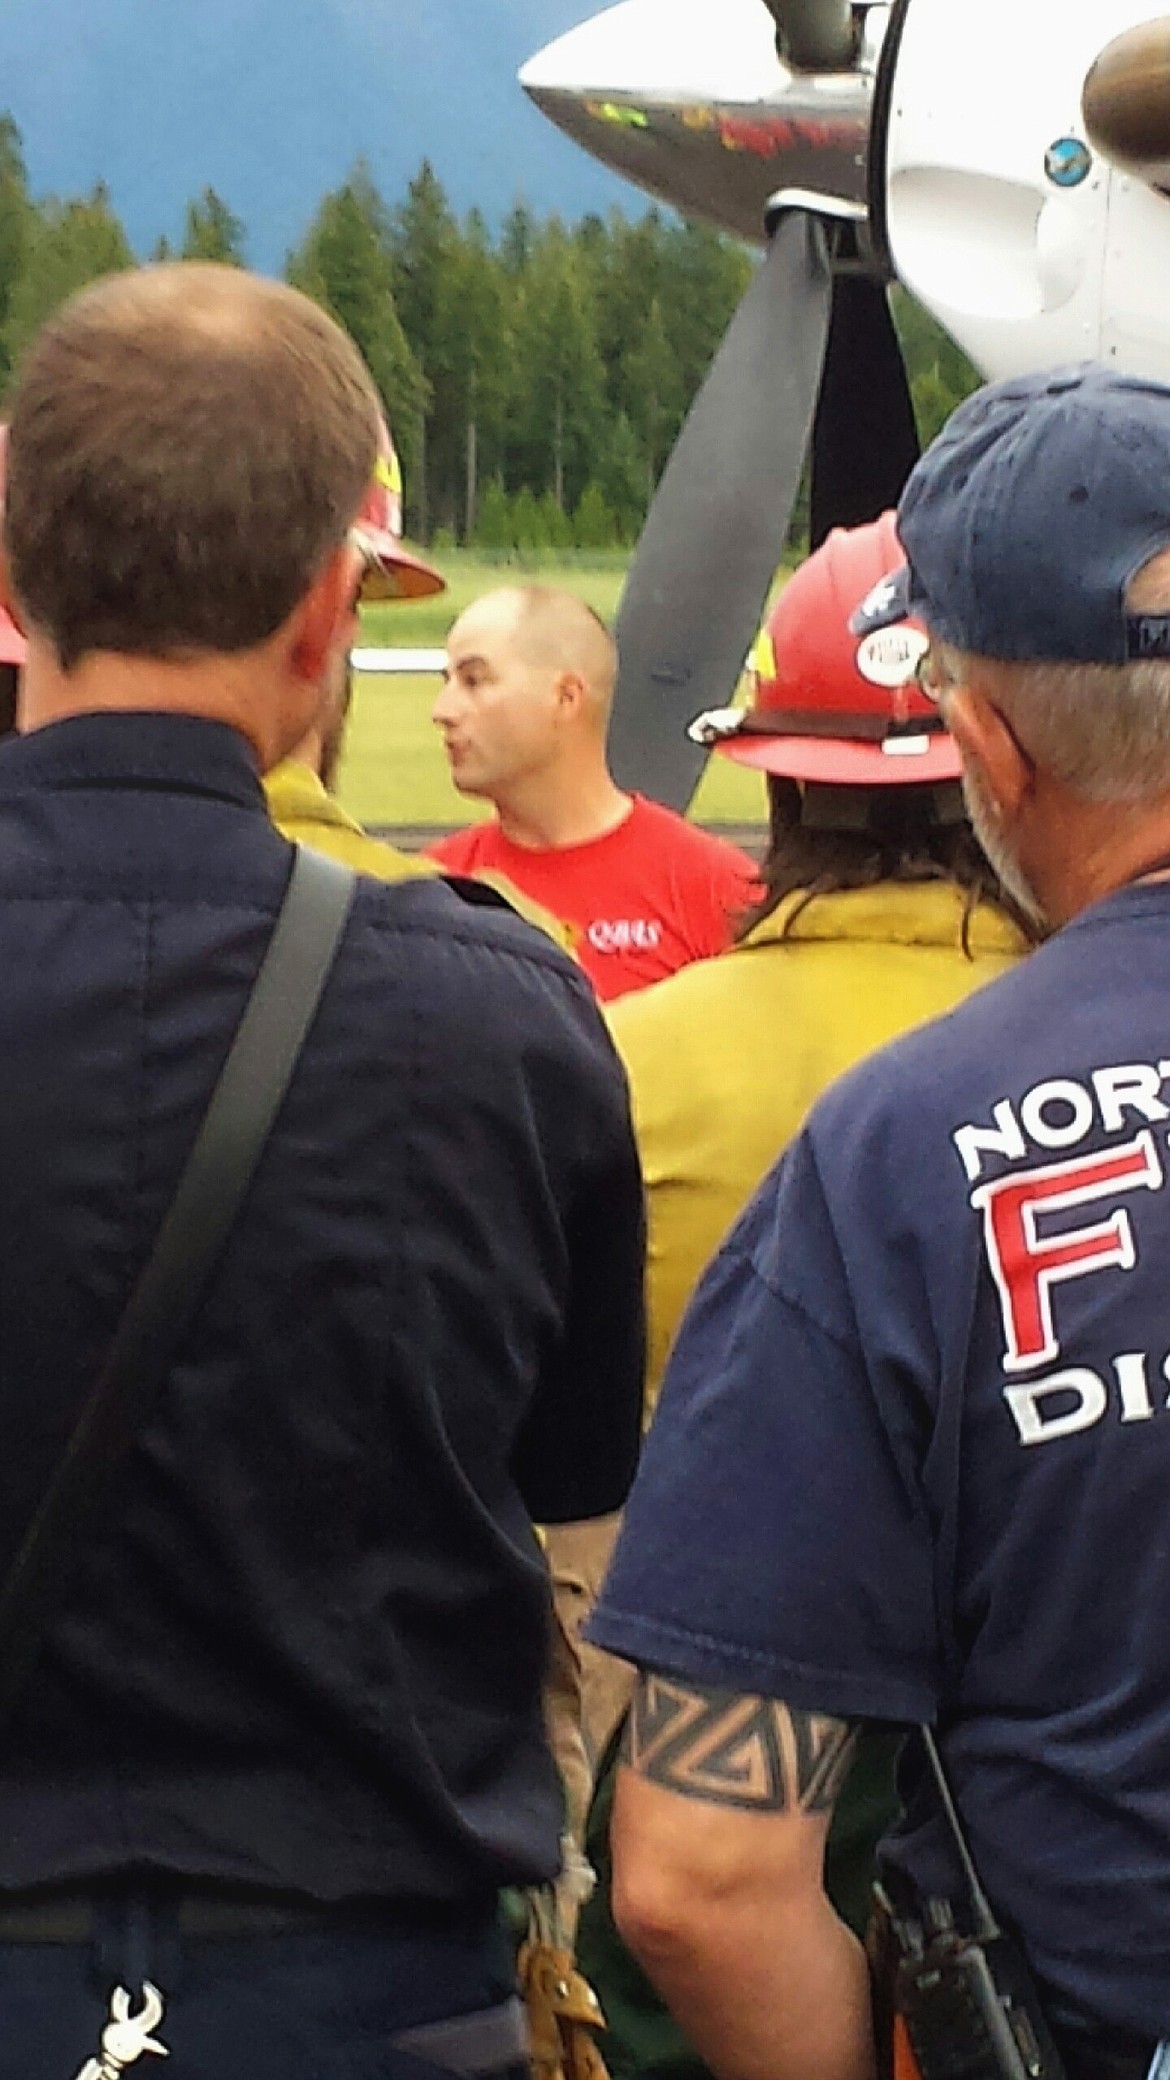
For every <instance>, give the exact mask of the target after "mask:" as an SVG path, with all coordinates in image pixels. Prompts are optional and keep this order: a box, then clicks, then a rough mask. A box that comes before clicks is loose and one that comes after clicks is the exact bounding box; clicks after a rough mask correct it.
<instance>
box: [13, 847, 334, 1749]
mask: <svg viewBox="0 0 1170 2080" xmlns="http://www.w3.org/2000/svg"><path fill="white" fill-rule="evenodd" d="M356 878H357V877H356V876H355V875H354V874H353V873H352V872H351V870H350V869H349V868H348V867H342V866H339V865H338V864H337V862H336V861H335V860H330V859H324V858H322V857H321V856H320V854H318V853H315V852H308V851H306V850H304V849H303V848H302V847H300V846H298V847H297V850H296V854H295V857H294V860H293V867H292V873H291V875H290V876H289V884H288V888H287V890H286V892H285V897H284V902H283V904H282V906H281V910H280V915H279V916H278V918H277V920H276V926H275V929H274V931H273V934H272V938H271V940H270V941H269V945H268V950H267V952H266V954H265V956H264V959H263V962H262V963H261V967H260V972H259V974H258V975H257V977H256V981H255V983H254V985H253V988H252V993H251V995H250V997H249V999H248V1002H247V1004H246V1006H245V1009H244V1015H243V1017H242V1018H241V1020H240V1024H239V1026H238V1028H237V1030H236V1036H235V1039H234V1040H233V1041H232V1044H231V1048H230V1050H229V1052H228V1058H227V1060H226V1062H225V1063H224V1066H223V1070H222V1072H221V1074H220V1078H219V1081H218V1083H217V1084H216V1086H215V1089H214V1091H213V1092H212V1096H211V1102H210V1104H209V1105H208V1108H207V1111H206V1113H205V1114H204V1117H203V1122H202V1125H201V1126H200V1128H199V1132H198V1134H197V1135H196V1137H195V1142H194V1146H193V1147H192V1150H191V1153H190V1155H189V1156H188V1158H187V1162H186V1165H185V1167H184V1170H183V1174H182V1176H181V1178H180V1179H179V1184H178V1188H177V1190H176V1192H175V1196H174V1198H173V1199H172V1201H171V1204H170V1206H169V1208H168V1210H167V1212H166V1214H165V1216H164V1218H163V1222H162V1226H161V1227H160V1229H159V1232H158V1236H157V1238H156V1240H155V1245H154V1249H153V1251H152V1252H151V1255H150V1258H149V1260H148V1262H147V1263H146V1265H145V1266H144V1268H143V1270H142V1271H141V1272H140V1273H139V1276H138V1278H137V1280H136V1282H135V1284H134V1288H133V1290H132V1292H131V1294H130V1298H129V1301H128V1302H127V1305H126V1310H125V1312H124V1314H123V1315H122V1319H121V1321H120V1322H119V1323H118V1326H117V1329H116V1330H115V1331H114V1337H113V1341H112V1343H111V1345H110V1348H109V1351H108V1353H107V1355H106V1359H105V1362H104V1364H103V1365H102V1368H101V1371H100V1372H99V1374H98V1376H97V1379H96V1381H95V1382H94V1385H93V1387H92V1388H91V1389H90V1393H89V1396H88V1399H87V1400H86V1403H85V1406H84V1407H83V1409H82V1412H81V1415H80V1417H79V1419H78V1421H77V1424H76V1427H75V1429H74V1431H73V1434H72V1436H71V1437H70V1439H69V1443H68V1445H67V1446H66V1448H65V1453H64V1456H63V1457H62V1459H61V1460H60V1462H59V1464H58V1466H57V1468H56V1470H55V1472H54V1473H53V1475H52V1478H51V1479H50V1481H49V1484H48V1487H47V1488H46V1490H45V1493H44V1496H43V1497H42V1500H41V1503H40V1506H39V1507H38V1509H37V1513H36V1515H35V1517H34V1518H33V1521H32V1523H31V1525H30V1527H29V1529H28V1532H27V1533H26V1535H25V1538H24V1540H23V1543H22V1544H21V1547H20V1550H19V1552H18V1553H17V1556H16V1559H15V1561H14V1562H13V1564H12V1567H11V1568H10V1570H9V1572H8V1575H7V1577H6V1579H5V1581H4V1582H3V1584H2V1585H0V1726H2V1725H4V1724H5V1723H6V1722H7V1720H8V1718H9V1715H10V1714H11V1712H12V1709H13V1706H14V1704H15V1703H16V1700H17V1698H18V1696H19V1694H20V1692H21V1690H22V1688H23V1686H24V1684H25V1682H26V1681H27V1679H28V1676H29V1674H30V1672H31V1669H32V1666H33V1663H34V1661H35V1658H36V1654H37V1650H38V1648H39V1646H40V1642H41V1639H42V1638H43V1636H44V1631H45V1628H46V1626H47V1624H48V1622H49V1620H50V1618H51V1617H52V1616H53V1615H54V1614H55V1612H56V1610H57V1608H58V1606H59V1605H60V1603H61V1602H62V1601H63V1598H64V1595H65V1592H66V1590H67V1588H68V1586H69V1583H70V1581H71V1580H72V1579H73V1575H74V1571H75V1568H76V1565H77V1563H78V1561H79V1560H80V1558H81V1555H82V1553H83V1551H84V1549H85V1544H86V1541H87V1539H88V1537H89V1534H90V1532H91V1530H92V1529H93V1528H94V1527H95V1526H96V1524H97V1522H98V1520H99V1518H100V1517H101V1515H102V1512H103V1510H104V1508H105V1505H106V1503H107V1502H108V1500H109V1496H110V1492H111V1490H112V1488H113V1485H114V1481H115V1479H116V1476H117V1474H118V1473H119V1472H120V1470H121V1468H122V1466H123V1464H124V1462H125V1460H126V1458H127V1456H128V1455H129V1452H130V1450H131V1448H132V1446H133V1444H134V1442H135V1440H136V1438H137V1437H138V1436H139V1434H140V1433H141V1430H142V1426H143V1424H144V1422H145V1420H146V1418H147V1416H148V1414H149V1412H150V1409H151V1406H152V1404H153V1402H154V1401H155V1400H156V1398H157V1396H158V1394H159V1391H160V1390H161V1388H162V1386H163V1384H164V1382H165V1380H166V1378H167V1374H168V1372H169V1369H170V1365H171V1361H172V1359H173V1357H174V1355H175V1352H176V1350H177V1349H178V1347H179V1345H180V1343H181V1342H182V1339H183V1337H184V1335H185V1333H186V1331H187V1329H188V1328H189V1327H190V1324H191V1321H192V1319H193V1317H194V1315H195V1312H196V1310H197V1308H198V1306H199V1304H200V1302H201V1300H202V1298H203V1295H204V1293H205V1291H206V1288H207V1282H208V1279H209V1277H210V1275H211V1272H212V1269H213V1267H214V1265H215V1263H216V1260H217V1258H218V1257H219V1254H220V1251H221V1250H222V1248H223V1245H224V1243H225V1241H226V1239H227V1235H228V1231H229V1229H230V1228H231V1226H232V1223H233V1221H234V1220H235V1217H236V1214H237V1213H238V1211H239V1208H240V1204H241V1202H242V1200H243V1197H244V1194H245V1192H246V1191H247V1188H248V1184H249V1182H250V1180H251V1177H252V1175H253V1172H254V1171H255V1168H256V1164H257V1162H258V1161H259V1158H260V1154H261V1151H262V1149H263V1147H264V1144H265V1142H266V1140H267V1138H268V1134H269V1130H270V1129H271V1127H272V1123H273V1121H274V1120H275V1118H276V1115H277V1112H278V1111H279V1109H280V1106H281V1103H282V1101H283V1099H284V1096H285V1093H286V1091H287V1090H288V1086H289V1083H290V1081H291V1079H292V1074H293V1070H294V1069H295V1067H296V1063H297V1057H298V1055H299V1054H300V1051H301V1046H302V1044H303V1042H304V1038H305V1035H306V1033H307V1032H308V1029H309V1026H310V1024H311V1023H312V1019H313V1016H314V1014H315V1012H316V1010H317V1006H318V1004H319V1003H320V1000H321V993H322V991H323V989H324V987H325V982H326V979H327V977H328V974H329V970H330V968H331V966H332V964H333V957H334V954H335V952H336V950H337V946H338V943H339V941H340V938H341V934H342V931H343V930H344V928H345V921H346V918H347V916H348V914H349V909H350V905H351V903H352V901H353V894H354V889H355V886H356Z"/></svg>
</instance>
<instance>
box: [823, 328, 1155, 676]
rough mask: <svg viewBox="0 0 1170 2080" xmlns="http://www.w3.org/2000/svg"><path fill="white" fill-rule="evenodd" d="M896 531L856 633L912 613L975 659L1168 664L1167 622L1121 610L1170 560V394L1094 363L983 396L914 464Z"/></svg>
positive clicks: (990, 388) (962, 409)
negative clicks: (1157, 562)
mask: <svg viewBox="0 0 1170 2080" xmlns="http://www.w3.org/2000/svg"><path fill="white" fill-rule="evenodd" d="M898 533H899V535H900V537H901V540H902V546H903V548H904V549H905V551H906V559H907V560H906V565H905V567H904V568H903V569H902V570H900V571H897V572H895V573H894V575H893V577H892V578H887V579H886V580H884V581H883V583H882V584H881V585H879V586H877V587H875V589H874V591H873V592H871V593H870V594H869V596H868V598H867V599H866V600H864V601H863V602H862V605H861V607H860V608H859V609H858V611H857V613H856V614H855V615H854V617H853V620H852V622H851V624H850V625H851V627H852V629H853V632H854V634H855V635H867V634H869V633H870V631H871V630H873V629H875V628H886V627H889V626H890V625H891V624H892V623H893V622H895V621H902V620H905V619H906V618H907V616H908V615H910V614H913V615H915V616H916V617H918V618H920V619H921V620H923V621H925V622H926V624H927V626H928V627H929V628H930V630H931V632H932V633H933V634H934V635H936V636H939V637H941V638H942V640H943V641H944V642H948V643H953V644H954V645H955V647H956V648H957V649H960V650H967V651H970V652H972V653H973V654H974V655H976V656H979V657H994V658H1002V659H1004V660H1008V661H1011V662H1017V663H1022V662H1025V661H1026V662H1031V663H1038V662H1049V663H1054V664H1061V663H1070V664H1071V663H1077V664H1126V663H1129V662H1132V661H1133V660H1135V659H1139V658H1148V657H1157V658H1170V613H1167V614H1127V612H1126V609H1125V594H1126V588H1127V587H1128V585H1129V583H1130V580H1131V579H1132V578H1133V577H1134V576H1135V575H1136V573H1137V572H1138V571H1139V570H1141V568H1142V566H1143V565H1144V564H1146V563H1148V562H1149V561H1150V558H1151V557H1152V556H1156V555H1157V554H1158V552H1159V551H1160V550H1162V549H1165V548H1167V547H1170V388H1167V387H1166V386H1165V385H1164V384H1162V383H1154V382H1146V381H1145V380H1143V379H1142V378H1141V377H1140V376H1127V375H1121V374H1119V373H1118V372H1117V371H1116V370H1114V369H1111V368H1106V367H1104V366H1102V365H1101V364H1099V363H1096V362H1086V363H1084V364H1083V366H1081V367H1077V368H1065V369H1057V370H1047V371H1045V372H1043V373H1040V374H1033V375H1025V376H1011V377H1009V378H1008V379H1007V380H1006V381H1004V382H999V383H989V384H988V385H987V387H986V388H985V389H983V390H977V391H976V392H975V394H974V396H973V397H969V398H967V399H966V401H965V403H963V404H961V405H960V406H959V408H958V410H957V411H956V412H955V413H954V414H953V415H952V417H951V418H950V420H949V421H948V423H947V425H946V426H945V427H944V428H943V431H942V432H941V433H940V434H939V436H938V439H937V440H936V441H934V442H933V443H932V444H931V446H930V447H929V448H928V449H927V451H926V453H925V455H923V457H922V458H921V460H920V461H919V462H918V463H917V464H916V466H915V468H914V470H913V472H912V474H911V476H910V478H909V481H908V483H907V485H906V488H905V490H904V492H903V493H902V499H901V503H900V504H899V507H898Z"/></svg>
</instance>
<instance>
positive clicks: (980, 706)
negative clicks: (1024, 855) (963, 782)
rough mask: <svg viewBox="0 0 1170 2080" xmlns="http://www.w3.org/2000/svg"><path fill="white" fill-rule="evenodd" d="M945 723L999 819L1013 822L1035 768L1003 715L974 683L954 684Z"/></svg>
mask: <svg viewBox="0 0 1170 2080" xmlns="http://www.w3.org/2000/svg"><path fill="white" fill-rule="evenodd" d="M946 723H947V728H948V729H949V730H950V732H951V735H952V736H953V737H954V740H955V742H956V744H957V745H958V747H959V750H960V752H961V754H962V758H963V764H964V765H971V766H973V767H974V769H975V771H976V772H977V774H978V775H979V777H980V779H981V780H982V781H983V784H984V787H985V788H986V790H987V791H988V793H989V794H990V796H991V801H992V805H993V806H994V808H995V809H996V810H998V812H999V815H1000V817H1001V818H1002V820H1003V821H1004V822H1005V823H1008V824H1011V823H1014V821H1015V819H1016V816H1017V815H1018V813H1019V811H1020V809H1021V808H1022V807H1023V806H1024V804H1025V802H1026V801H1027V799H1028V797H1029V796H1030V795H1031V793H1032V790H1033V787H1034V785H1035V778H1036V769H1035V767H1034V765H1033V764H1032V761H1031V759H1030V758H1029V756H1028V754H1027V752H1026V751H1025V750H1024V749H1023V746H1022V745H1021V744H1020V741H1019V738H1018V737H1017V736H1016V734H1015V731H1014V730H1013V729H1012V727H1011V725H1010V723H1009V722H1008V721H1007V719H1006V717H1005V716H1004V715H1003V714H1002V713H1001V711H1000V710H999V709H998V708H997V707H996V706H995V704H994V702H993V701H990V700H988V698H987V696H986V694H984V693H981V692H980V691H979V689H978V688H977V687H974V686H956V687H954V688H953V689H952V690H951V691H950V692H949V693H948V694H947V697H946Z"/></svg>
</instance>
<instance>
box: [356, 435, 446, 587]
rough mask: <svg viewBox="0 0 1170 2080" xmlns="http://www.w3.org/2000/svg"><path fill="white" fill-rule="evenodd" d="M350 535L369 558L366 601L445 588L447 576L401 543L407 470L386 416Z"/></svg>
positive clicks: (366, 574)
mask: <svg viewBox="0 0 1170 2080" xmlns="http://www.w3.org/2000/svg"><path fill="white" fill-rule="evenodd" d="M349 538H350V541H351V542H352V543H353V545H354V547H355V548H356V549H360V550H361V551H362V552H363V554H364V556H365V559H366V568H365V575H364V576H363V578H362V588H361V596H362V598H363V600H383V599H427V598H429V596H430V595H431V594H432V593H435V592H444V591H445V590H446V586H447V581H446V579H445V578H444V577H442V576H441V574H440V573H439V572H438V571H437V570H434V569H433V568H432V566H431V565H430V564H429V563H424V562H423V560H422V558H421V556H415V555H412V553H411V551H410V550H409V549H404V548H403V546H402V470H401V468H400V466H399V461H398V454H397V451H396V449H395V446H394V443H393V441H392V440H391V438H390V428H389V427H388V426H387V424H386V421H385V419H382V420H381V423H380V431H379V439H378V460H377V462H376V464H375V465H374V474H373V477H372V478H371V480H370V488H369V490H368V491H367V492H366V495H365V497H364V499H363V500H362V503H361V508H360V510H359V512H358V516H357V519H356V520H355V521H354V524H353V526H352V527H351V528H350V531H349Z"/></svg>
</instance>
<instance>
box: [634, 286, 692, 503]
mask: <svg viewBox="0 0 1170 2080" xmlns="http://www.w3.org/2000/svg"><path fill="white" fill-rule="evenodd" d="M621 376H622V392H623V398H624V403H625V408H626V413H627V416H628V418H629V421H630V424H631V425H632V427H633V428H634V431H635V433H636V434H637V435H638V439H639V442H640V444H641V449H642V454H643V456H644V458H645V465H646V480H647V481H646V495H647V498H649V496H650V494H651V493H652V492H653V489H654V486H655V484H656V483H657V482H658V478H659V475H660V473H661V470H662V466H663V463H664V462H665V461H666V458H667V456H668V455H669V453H670V451H671V448H672V447H673V446H674V442H675V438H676V436H677V434H678V429H679V427H680V425H681V424H682V416H683V408H684V399H683V394H682V391H681V389H680V386H679V378H678V363H677V361H676V360H675V356H674V352H673V349H672V348H671V344H670V341H669V339H668V338H667V335H666V326H665V324H664V322H663V317H662V306H661V304H660V303H659V301H658V298H657V297H655V298H654V299H653V301H652V302H651V305H650V309H649V312H648V313H647V316H646V322H645V324H644V326H643V328H642V334H641V337H640V339H639V340H638V342H637V344H636V345H635V346H633V347H631V348H630V349H629V350H628V352H627V353H626V355H625V357H624V359H623V362H622V369H621Z"/></svg>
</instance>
